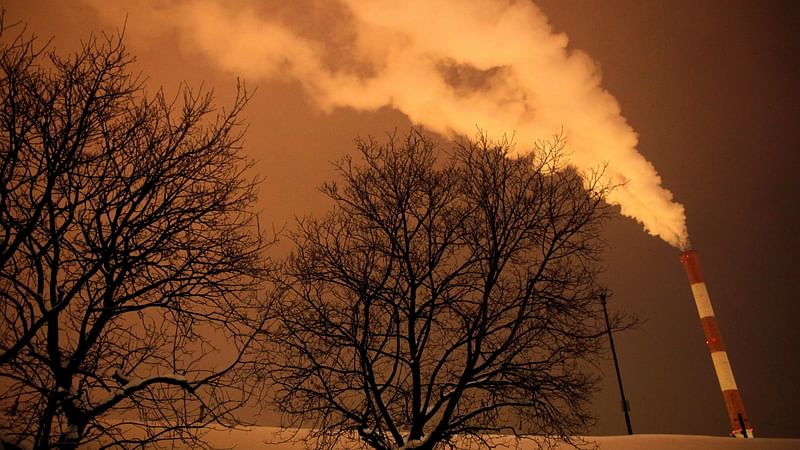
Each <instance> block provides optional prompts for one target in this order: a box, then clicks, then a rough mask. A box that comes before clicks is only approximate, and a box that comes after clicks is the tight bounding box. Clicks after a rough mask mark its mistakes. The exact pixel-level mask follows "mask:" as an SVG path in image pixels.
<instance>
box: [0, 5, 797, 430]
mask: <svg viewBox="0 0 800 450" xmlns="http://www.w3.org/2000/svg"><path fill="white" fill-rule="evenodd" d="M3 3H8V4H7V6H6V8H7V17H8V18H10V19H11V20H12V21H15V20H23V21H27V22H28V24H29V29H30V30H31V31H33V32H35V33H37V34H38V35H39V36H41V37H42V38H44V39H47V38H49V37H51V36H54V37H55V41H54V43H53V45H54V46H55V48H57V49H59V50H64V51H68V50H69V49H72V48H75V47H76V46H77V45H78V43H79V39H81V38H85V37H86V36H87V33H88V32H89V31H91V30H101V29H106V30H108V29H112V28H114V27H121V26H122V24H123V23H124V21H125V17H126V16H127V25H126V38H127V41H128V44H129V49H130V50H131V52H132V53H133V54H134V55H136V56H137V58H138V63H137V64H138V65H137V68H139V69H141V70H142V72H143V73H144V74H145V75H147V76H148V86H149V89H150V90H151V91H152V90H155V89H157V88H158V86H162V85H163V86H164V87H165V89H167V90H168V91H174V90H175V89H176V88H177V86H178V83H179V82H180V81H183V80H185V81H187V82H188V83H189V84H190V85H194V86H198V85H199V84H200V83H203V85H204V86H205V87H207V88H213V89H215V90H216V92H217V94H218V97H219V99H220V103H221V104H225V101H226V100H227V99H229V98H230V96H231V92H232V89H233V88H234V86H235V78H236V76H237V75H238V76H241V77H242V78H244V79H245V80H246V81H247V83H248V86H250V87H251V88H255V89H256V95H255V97H254V99H253V101H252V102H251V104H250V106H249V108H248V110H247V114H246V116H247V117H246V118H247V120H248V122H249V124H250V129H249V131H248V134H247V140H246V147H245V151H246V152H248V154H250V155H252V156H253V157H255V158H257V159H258V160H259V164H258V165H257V170H258V172H259V173H260V174H261V175H262V176H264V177H265V178H266V182H265V183H264V186H263V188H262V192H261V199H260V203H261V205H262V208H263V219H262V223H263V222H264V221H266V222H272V223H275V225H276V227H277V228H280V227H281V226H283V224H285V223H289V222H291V220H292V218H293V216H295V215H304V214H308V213H316V212H320V211H322V210H323V209H324V207H325V205H324V202H323V200H322V196H321V195H319V194H318V192H317V191H316V186H318V185H319V184H320V183H321V182H322V181H324V180H326V179H328V178H329V177H330V176H331V175H332V171H331V166H330V164H329V163H328V162H329V161H331V160H333V159H338V158H339V157H340V156H342V155H343V154H345V153H346V152H348V151H351V149H352V145H351V143H352V139H353V138H354V137H355V136H356V135H362V136H363V135H367V134H373V135H376V136H378V137H382V136H384V134H385V133H386V132H389V131H392V130H393V129H395V128H399V129H405V128H407V127H408V126H410V124H411V123H412V122H413V123H417V124H423V125H425V126H426V127H427V128H428V129H430V130H433V131H437V132H439V133H442V134H444V135H447V136H452V135H453V134H457V133H465V134H468V135H472V134H474V131H475V130H476V127H480V128H484V129H486V130H487V131H488V132H490V133H491V134H495V135H499V134H502V133H509V134H510V133H514V134H515V141H516V142H517V145H519V146H520V147H521V148H527V147H529V145H530V142H532V141H533V140H535V139H539V138H547V137H549V135H551V134H552V133H555V132H558V131H559V130H561V129H562V128H563V129H564V132H565V134H566V135H567V138H568V139H569V143H570V145H571V146H572V150H573V152H574V153H573V157H574V159H575V163H576V165H578V166H579V167H581V168H583V169H586V170H588V169H591V168H592V167H597V166H598V165H599V164H602V163H604V162H608V163H609V168H610V172H609V176H610V177H611V181H612V182H615V183H619V182H626V183H627V184H626V185H625V186H624V187H623V188H622V189H619V190H618V191H617V194H615V195H616V196H617V198H612V201H615V202H616V203H619V204H621V205H622V210H623V212H624V213H625V214H627V215H629V216H633V217H636V218H637V219H638V220H639V221H642V222H644V224H645V227H646V228H647V229H648V230H649V231H650V232H652V233H653V234H656V235H659V236H661V237H662V238H664V239H665V240H667V241H669V242H671V243H672V244H674V245H678V241H680V240H681V239H682V236H683V234H685V230H684V228H683V227H685V224H684V222H683V221H684V216H683V213H684V209H683V206H681V204H682V205H685V208H686V213H687V216H688V225H689V227H690V229H691V231H692V244H693V245H694V247H695V248H696V249H697V250H699V251H700V252H701V254H702V255H703V262H704V270H705V273H706V278H707V281H708V283H709V290H710V292H711V296H712V299H713V301H714V306H715V310H716V313H717V318H718V320H719V323H720V326H721V328H722V332H723V335H724V337H725V339H726V341H727V344H728V347H729V356H730V359H731V363H732V365H733V369H734V372H735V374H736V377H737V382H738V384H739V388H740V389H741V392H742V396H743V398H744V402H745V405H746V406H747V409H748V413H749V415H750V419H751V422H752V424H753V425H754V427H755V430H756V433H757V435H762V436H764V435H771V436H800V432H798V431H797V427H796V422H797V420H798V419H800V417H798V413H797V411H796V409H797V408H796V405H797V404H798V403H800V394H798V392H797V390H796V389H794V387H793V384H794V378H795V374H796V373H798V370H800V363H798V360H797V357H796V356H797V348H798V344H800V332H798V331H797V330H798V327H796V326H795V324H794V322H795V321H796V318H797V317H800V306H798V305H800V303H798V301H797V300H798V299H797V294H796V288H795V285H796V283H797V280H798V279H800V271H799V269H798V265H797V264H796V263H795V260H796V254H797V252H798V250H800V245H798V237H797V236H798V234H797V233H796V231H795V229H796V228H797V223H798V219H800V218H799V217H798V212H797V206H796V205H797V203H798V200H800V195H798V194H799V193H800V188H799V186H800V183H798V182H797V173H796V172H797V170H798V168H800V164H798V162H800V161H798V146H797V143H796V142H797V139H796V138H795V135H794V130H795V129H796V123H797V120H798V118H800V114H799V113H800V111H799V110H798V109H799V108H800V107H798V105H800V95H799V94H800V89H799V88H798V81H797V80H800V70H799V69H798V58H797V55H798V54H800V52H799V51H798V50H800V48H798V47H800V43H799V42H798V41H800V40H798V39H797V37H796V35H795V31H794V30H795V29H796V28H797V27H798V25H799V24H798V17H799V16H798V7H796V6H793V4H792V3H790V2H786V3H785V4H783V3H778V2H770V3H769V4H768V5H762V4H760V3H756V2H747V1H728V0H724V1H723V0H719V1H702V2H697V1H684V0H675V1H669V2H663V1H640V0H626V1H622V0H618V1H613V2H603V1H567V0H551V1H537V2H536V6H533V5H532V4H530V3H527V2H524V1H520V2H517V3H513V4H510V6H509V2H507V1H499V0H498V1H494V0H481V1H472V2H465V3H463V4H458V5H456V3H457V2H453V1H435V2H434V1H424V2H423V1H421V2H413V1H409V2H396V1H395V2H391V1H386V2H382V1H377V2H374V3H370V4H369V5H367V4H366V3H365V2H362V1H357V0H344V1H342V2H332V1H322V0H304V1H297V2H283V1H277V0H275V1H243V0H239V1H233V2H210V1H196V2H172V1H157V2H151V1H128V2H114V3H112V2H104V1H100V0H97V1H88V0H87V1H84V2H69V4H68V5H67V4H65V3H67V2H55V1H30V2H28V1H22V0H19V1H14V0H12V1H10V2H3ZM109 4H110V5H109ZM223 5H224V6H223ZM399 5H402V6H399ZM673 195H674V197H673ZM675 200H677V201H680V203H681V204H678V203H677V202H676V201H675ZM606 237H607V239H608V243H609V249H608V251H607V252H606V264H607V266H608V272H607V274H606V277H605V280H606V282H607V283H608V285H609V286H610V287H611V288H612V289H613V290H614V291H615V296H614V298H612V300H611V302H610V306H611V307H612V308H620V309H624V310H627V311H630V312H632V313H635V314H638V315H639V316H641V317H642V318H643V319H645V320H646V323H644V324H643V325H642V327H641V328H640V329H639V330H636V331H632V332H628V333H625V334H623V335H620V336H618V337H617V338H616V339H617V344H618V351H619V354H620V358H621V362H622V372H623V377H624V380H625V383H626V395H627V396H628V397H629V399H630V401H631V403H632V414H633V426H634V431H637V432H649V433H684V434H691V433H697V434H725V433H727V432H728V430H727V420H726V418H725V410H724V406H723V402H722V397H721V395H720V393H719V389H718V387H717V385H716V379H715V377H714V373H713V369H712V366H711V362H710V359H709V357H708V353H707V351H706V348H705V344H704V342H703V336H702V331H701V329H700V325H699V321H698V319H697V317H696V311H695V309H694V304H693V302H692V299H691V294H690V291H689V287H688V284H687V282H686V280H685V275H684V273H683V272H682V269H681V267H680V264H678V262H677V256H678V254H677V251H676V250H675V249H673V248H672V247H670V246H668V245H666V244H665V243H664V242H662V241H661V240H658V239H654V238H653V237H651V236H648V235H647V234H646V233H644V232H643V231H642V226H641V225H639V224H636V223H635V222H633V221H631V220H630V219H623V218H619V219H615V220H613V221H611V222H610V223H609V224H608V227H607V236H606ZM602 370H603V371H604V373H605V374H606V378H607V380H606V382H605V384H604V386H605V387H604V389H603V390H602V391H601V392H600V393H599V394H598V396H597V400H596V402H595V411H596V413H597V415H598V417H599V424H598V426H597V428H596V430H595V432H596V433H615V434H616V433H622V432H624V422H623V419H622V414H621V412H620V408H619V404H618V400H617V392H616V387H615V384H614V383H615V381H614V379H613V369H612V367H611V365H610V363H609V364H606V365H604V366H603V367H602Z"/></svg>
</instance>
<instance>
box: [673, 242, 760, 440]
mask: <svg viewBox="0 0 800 450" xmlns="http://www.w3.org/2000/svg"><path fill="white" fill-rule="evenodd" d="M681 264H683V268H684V269H685V270H686V275H688V276H689V284H690V285H691V287H692V295H693V296H694V302H695V305H696V306H697V312H698V314H699V315H700V322H701V323H702V325H703V332H704V333H705V335H706V344H708V351H709V352H710V353H711V360H712V361H713V362H714V370H715V371H716V372H717V381H719V387H720V389H721V390H722V397H723V398H724V399H725V407H726V408H727V409H728V420H730V423H731V430H732V431H731V436H734V437H739V438H752V437H753V428H752V427H751V426H750V421H749V420H748V419H747V413H746V412H745V410H744V404H743V403H742V398H741V397H740V396H739V389H738V388H737V387H736V380H734V378H733V371H732V370H731V365H730V362H728V354H727V352H725V345H724V344H723V342H722V335H721V334H720V332H719V326H718V325H717V319H716V318H715V317H714V309H713V308H712V307H711V299H710V298H709V296H708V290H707V289H706V283H705V280H704V279H703V272H702V270H701V269H700V257H699V255H698V254H697V252H696V251H694V250H687V251H685V252H683V253H681Z"/></svg>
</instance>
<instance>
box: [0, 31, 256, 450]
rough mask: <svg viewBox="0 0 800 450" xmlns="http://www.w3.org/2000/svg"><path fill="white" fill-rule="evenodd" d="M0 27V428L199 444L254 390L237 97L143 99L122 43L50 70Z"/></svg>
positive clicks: (50, 439)
mask: <svg viewBox="0 0 800 450" xmlns="http://www.w3.org/2000/svg"><path fill="white" fill-rule="evenodd" d="M0 23H2V21H0ZM0 29H2V26H1V25H0ZM2 31H3V35H2V36H0V37H2V38H3V39H4V42H3V43H2V50H1V52H0V58H1V59H0V157H1V158H2V159H1V160H0V164H2V166H0V176H1V177H2V184H0V302H1V303H0V433H2V434H4V435H5V439H6V440H11V441H13V442H14V443H16V444H25V445H28V446H32V447H33V448H36V449H47V448H76V447H78V446H82V445H85V444H91V445H92V446H94V447H97V448H103V447H105V446H109V445H113V446H120V445H121V446H125V447H137V446H140V447H143V446H145V445H146V444H152V443H155V442H159V441H170V442H174V441H175V440H184V441H189V442H192V443H193V444H192V445H193V446H201V445H202V443H201V442H199V441H196V438H197V437H198V435H199V434H201V431H202V429H203V427H204V426H205V425H207V424H209V423H214V422H216V423H222V424H230V423H232V422H234V421H235V418H234V417H233V416H232V414H231V413H232V411H234V410H235V409H236V408H237V407H239V406H240V405H241V404H242V403H243V402H244V401H246V400H247V398H248V397H249V395H250V394H251V392H250V389H251V388H250V387H249V384H248V383H247V382H246V380H245V379H244V376H245V375H244V374H243V372H242V371H241V370H240V368H241V366H242V364H243V363H244V362H245V361H244V359H245V358H247V355H246V350H247V348H248V345H249V343H250V342H251V340H252V337H253V335H254V330H255V329H257V328H258V326H259V318H260V317H261V316H263V313H259V312H258V308H257V307H258V306H259V305H258V304H257V298H256V293H257V291H258V290H259V289H260V287H261V280H262V279H263V277H264V275H265V270H266V263H265V260H264V259H263V255H262V251H263V249H264V248H265V246H267V245H268V242H266V241H265V240H264V239H263V237H262V234H261V233H260V231H259V230H258V227H257V219H256V216H255V214H254V212H253V211H252V207H253V203H254V201H255V195H256V181H257V180H255V179H248V178H247V177H246V173H245V172H246V171H247V170H248V169H249V167H250V166H251V163H250V161H248V160H246V159H245V158H243V157H242V156H240V155H239V154H238V150H239V147H240V142H241V138H242V133H243V126H242V124H241V122H240V119H239V116H240V113H241V111H242V108H243V107H244V106H245V104H246V102H247V98H248V96H247V94H246V93H245V91H244V90H243V89H240V90H239V91H238V95H237V97H236V99H235V101H234V103H233V105H232V107H231V108H230V109H229V110H227V111H225V110H223V111H220V112H216V113H215V112H214V111H215V107H214V105H213V102H212V100H213V99H212V95H211V94H210V93H197V92H194V91H192V90H191V89H189V88H187V87H184V88H183V89H182V94H181V95H179V97H178V98H176V99H174V100H170V99H168V98H165V95H164V93H163V92H158V93H157V94H155V95H154V96H147V95H146V94H145V92H144V85H143V82H142V80H141V79H140V78H138V77H136V76H132V75H131V74H130V70H131V64H132V62H133V60H132V58H131V57H130V56H129V55H128V53H127V52H126V50H125V47H124V45H123V43H122V37H121V36H108V37H107V36H102V37H91V38H90V39H89V40H88V41H87V42H85V43H84V44H83V46H82V49H81V50H79V51H78V52H77V53H76V54H74V55H72V56H71V57H67V58H64V57H61V56H59V55H57V54H56V53H55V52H48V51H42V50H37V49H36V46H35V44H36V41H35V40H34V39H33V38H31V37H26V36H25V33H24V32H21V33H17V34H16V35H15V36H12V37H10V38H8V32H9V29H8V27H6V28H5V29H2ZM5 39H8V40H5ZM215 343H223V344H222V345H221V346H220V345H215Z"/></svg>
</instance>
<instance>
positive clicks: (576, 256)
mask: <svg viewBox="0 0 800 450" xmlns="http://www.w3.org/2000/svg"><path fill="white" fill-rule="evenodd" d="M357 147H358V150H359V158H349V157H348V158H345V159H343V160H341V161H340V162H339V163H338V164H337V166H336V167H337V169H338V178H337V179H336V180H335V181H333V182H330V183H327V184H325V185H324V186H323V188H322V190H323V192H324V193H325V194H326V195H327V196H328V197H329V198H330V199H331V200H332V201H333V208H332V210H331V211H330V212H329V213H328V214H327V215H325V216H324V217H321V218H313V217H309V218H304V219H302V220H300V221H299V223H298V225H297V229H296V230H295V231H294V232H293V233H292V235H291V237H292V239H293V242H294V251H293V252H292V254H291V255H290V256H289V257H288V258H287V259H286V260H285V261H284V262H283V264H282V266H281V270H279V271H278V272H280V273H281V274H282V275H281V277H280V279H278V280H276V285H277V286H278V287H279V290H280V293H281V295H282V297H281V300H280V301H279V302H277V303H276V304H275V308H276V309H275V314H276V315H277V317H278V318H279V320H277V321H276V322H275V323H274V326H273V328H272V329H271V333H272V334H271V336H270V338H271V339H270V342H269V343H268V345H269V346H270V348H269V349H268V351H269V353H268V354H269V355H271V357H270V359H269V361H268V363H269V366H268V372H269V373H270V376H271V377H272V380H273V382H274V383H275V385H276V386H277V388H276V390H275V395H274V398H273V400H274V402H275V404H276V405H277V407H278V408H279V409H280V410H281V411H282V412H284V413H285V414H286V417H287V418H288V423H286V424H285V425H301V424H302V425H305V426H310V427H311V438H312V439H315V441H316V442H315V445H316V447H317V448H328V449H331V448H335V446H336V445H338V444H340V443H341V441H342V440H348V439H351V440H352V439H354V440H360V442H361V445H362V446H364V447H371V448H374V449H387V450H388V449H410V448H415V449H434V448H445V447H447V446H452V447H454V448H465V446H467V445H469V443H470V442H471V443H472V444H474V445H477V446H478V447H480V448H486V447H487V446H491V445H492V443H491V437H490V436H491V435H492V434H498V433H505V434H507V433H515V434H519V435H522V434H529V433H535V434H538V435H540V436H545V437H552V438H562V439H566V440H569V439H570V436H574V435H575V434H576V433H579V432H581V431H585V429H586V427H587V425H589V424H590V423H591V421H592V418H591V416H590V414H589V413H588V412H587V409H586V404H587V400H588V398H589V396H590V394H591V392H592V390H593V386H594V382H595V380H594V378H593V377H592V376H591V375H590V374H589V371H588V370H586V367H585V363H587V362H590V361H592V360H593V359H594V358H596V357H597V356H598V355H599V354H600V352H601V349H602V342H601V340H600V339H601V338H602V336H603V332H604V331H605V324H604V322H603V316H602V306H601V304H600V302H599V301H598V294H599V292H600V290H601V289H602V288H601V286H599V284H598V281H597V278H596V275H597V273H598V271H599V268H598V262H599V261H598V255H599V251H600V249H601V248H602V243H601V241H599V239H598V235H599V231H600V226H601V223H602V220H603V218H604V217H605V216H606V215H607V213H608V211H607V205H606V204H605V203H604V201H603V199H604V196H605V194H606V192H607V187H606V186H604V185H602V184H601V183H600V181H599V179H600V177H599V174H597V175H598V176H593V177H590V178H586V177H583V176H580V175H579V174H577V173H576V172H575V171H574V170H571V169H569V168H568V167H567V166H566V163H567V161H566V159H565V152H564V142H563V140H561V139H560V138H559V137H555V138H554V139H553V140H551V141H546V142H540V143H539V144H538V145H537V146H536V149H535V151H534V152H531V153H530V154H525V155H522V156H518V155H514V154H512V149H511V145H510V144H509V143H508V142H506V141H500V142H493V141H491V140H490V139H488V138H486V137H485V136H482V135H479V136H478V138H477V139H476V140H474V141H462V142H461V143H460V144H457V145H456V146H455V148H454V150H453V151H452V152H450V153H451V154H449V155H446V156H445V157H443V155H442V152H440V151H439V150H438V149H437V146H436V144H435V143H434V142H433V141H432V140H431V139H429V138H427V137H426V136H425V135H424V134H423V133H422V132H421V131H420V130H415V131H412V132H411V133H410V134H408V135H407V136H406V137H405V138H404V139H402V138H397V137H396V136H392V137H391V138H390V139H389V140H388V142H386V143H379V142H377V141H375V140H373V139H366V140H358V141H357ZM618 325H620V322H619V320H616V321H615V326H618Z"/></svg>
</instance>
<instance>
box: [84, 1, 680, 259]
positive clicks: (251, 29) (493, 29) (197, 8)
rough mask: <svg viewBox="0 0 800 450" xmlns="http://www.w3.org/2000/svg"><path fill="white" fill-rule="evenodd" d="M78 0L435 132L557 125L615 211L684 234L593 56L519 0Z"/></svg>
mask: <svg viewBox="0 0 800 450" xmlns="http://www.w3.org/2000/svg"><path fill="white" fill-rule="evenodd" d="M87 1H89V2H91V3H93V4H94V5H95V6H96V8H97V9H98V11H100V12H101V13H102V14H103V15H105V16H106V17H107V18H108V19H109V20H113V21H118V20H119V18H120V17H123V16H124V15H125V14H128V15H129V19H128V21H129V24H130V27H131V28H136V27H137V26H139V27H140V28H141V26H147V27H149V29H150V30H149V31H151V32H158V33H164V32H174V31H177V34H178V36H179V37H180V39H181V40H182V43H183V46H184V48H185V49H186V50H188V51H191V52H196V53H199V54H202V55H205V57H207V58H208V59H209V60H210V61H211V62H212V63H214V64H215V65H217V66H218V68H220V69H223V70H227V71H231V72H233V73H236V74H239V75H241V76H243V77H245V78H246V79H249V80H252V79H292V80H295V81H297V82H299V83H301V84H302V86H303V87H304V88H305V90H306V91H307V93H308V95H309V97H310V98H312V99H313V100H314V101H315V102H316V103H317V105H318V106H319V107H320V108H322V109H323V110H326V111H330V110H333V109H335V108H354V109H359V110H375V109H379V108H381V107H385V106H391V107H393V108H396V109H398V110H400V111H402V112H403V113H405V114H406V115H407V116H408V117H409V119H410V120H411V121H412V122H414V123H415V124H419V125H422V126H424V127H426V128H428V129H430V130H433V131H436V132H439V133H443V134H453V133H454V134H461V135H471V134H473V133H474V130H475V127H476V126H478V127H480V128H482V129H485V130H488V131H489V132H490V133H492V132H493V133H503V132H509V133H510V132H513V133H514V134H515V136H516V139H515V140H516V142H518V143H520V144H522V146H523V147H527V146H528V145H530V144H532V143H533V142H535V141H536V140H539V139H542V138H547V137H549V136H552V135H554V134H557V133H559V132H560V131H561V130H562V129H563V133H564V135H565V137H566V138H567V141H568V145H569V150H570V162H571V164H573V165H574V166H575V167H576V168H577V169H578V170H582V171H590V170H593V169H596V168H598V167H600V166H602V165H604V164H606V163H607V164H608V165H607V168H606V176H607V177H608V181H609V182H610V183H613V184H619V185H621V186H620V187H618V188H617V189H616V190H614V191H613V193H612V194H611V195H610V197H609V198H608V200H609V202H611V203H613V204H616V205H619V206H620V208H621V212H622V214H624V215H626V216H629V217H632V218H634V219H636V220H637V221H639V222H640V223H642V224H643V225H644V228H645V229H646V230H647V231H648V232H649V233H651V234H653V235H655V236H658V237H660V238H662V239H663V240H665V241H666V242H668V243H670V244H671V245H673V246H675V247H679V248H680V247H683V246H685V245H686V244H687V243H688V234H687V230H686V224H685V222H686V221H685V216H684V208H683V206H682V205H680V204H679V203H676V202H675V201H673V198H672V193H671V192H669V191H668V190H666V189H664V188H663V187H662V186H661V178H660V177H659V176H658V174H657V172H656V170H655V168H654V167H653V165H652V164H651V163H650V162H648V161H647V160H646V159H645V158H644V157H643V156H642V155H641V154H640V153H639V152H638V151H637V148H636V145H637V135H636V133H635V132H634V130H633V129H632V128H631V127H630V125H628V123H627V122H626V120H625V118H624V117H622V115H621V113H620V107H619V104H618V103H617V101H616V100H615V99H614V97H613V96H611V95H610V94H609V93H608V92H606V91H605V90H604V89H603V88H602V87H601V85H600V75H599V73H598V70H597V68H596V66H595V64H594V63H593V62H592V60H591V59H590V58H589V57H588V56H587V55H585V54H584V53H582V52H580V51H575V50H569V49H568V48H567V37H566V36H565V35H564V34H554V33H553V31H552V29H551V27H550V25H549V24H548V21H547V18H546V17H545V16H544V15H543V14H542V12H541V11H540V10H539V9H538V8H536V7H535V6H534V5H533V4H531V3H530V2H529V1H524V0H523V1H502V0H468V1H466V0H465V1H459V0H404V1H397V0H369V1H365V0H341V1H340V2H339V3H336V2H333V1H330V0H304V1H298V2H280V1H274V2H265V1H258V0H238V1H233V2H216V1H210V0H200V1H191V2H189V1H187V2H182V1H170V0H139V1H136V2H123V3H117V2H106V1H104V0H87ZM108 4H114V6H109V5H108ZM287 4H289V5H287ZM137 24H140V25H137Z"/></svg>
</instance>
